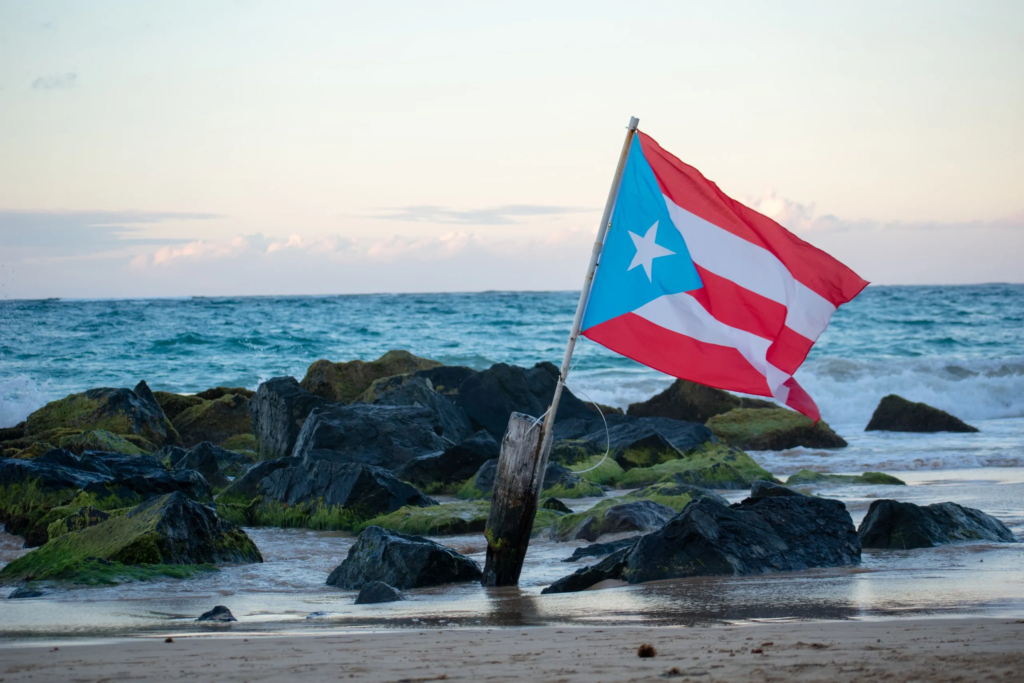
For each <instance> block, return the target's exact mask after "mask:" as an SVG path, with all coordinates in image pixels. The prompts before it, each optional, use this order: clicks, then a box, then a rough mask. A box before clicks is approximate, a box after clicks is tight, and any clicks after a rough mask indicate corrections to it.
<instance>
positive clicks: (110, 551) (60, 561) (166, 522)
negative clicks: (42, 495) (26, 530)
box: [0, 492, 263, 582]
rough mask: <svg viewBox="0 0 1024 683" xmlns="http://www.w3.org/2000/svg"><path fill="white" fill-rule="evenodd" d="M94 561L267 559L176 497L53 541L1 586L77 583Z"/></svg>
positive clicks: (5, 575) (238, 533) (7, 574)
mask: <svg viewBox="0 0 1024 683" xmlns="http://www.w3.org/2000/svg"><path fill="white" fill-rule="evenodd" d="M93 560H100V561H106V562H110V563H116V564H120V565H124V566H131V565H143V566H145V565H201V564H212V563H221V562H239V563H249V562H262V561H263V558H262V556H261V555H260V552H259V550H258V549H257V548H256V545H255V544H254V543H253V542H252V541H251V540H250V539H249V537H248V536H246V534H245V532H244V531H242V530H241V529H239V528H238V527H236V526H235V525H234V524H231V523H229V522H225V521H224V520H221V519H219V518H218V517H217V515H216V514H215V513H214V512H213V511H212V510H211V509H209V508H207V507H205V506H203V505H200V504H198V503H195V502H193V501H191V500H189V499H188V498H187V497H185V495H184V494H182V493H180V492H176V493H171V494H168V495H165V496H160V497H158V498H152V499H150V500H148V501H146V502H144V503H142V504H140V505H138V506H136V507H134V508H132V509H130V510H128V511H126V512H125V513H124V514H123V515H118V516H111V517H110V518H109V519H107V520H105V521H103V522H101V523H99V524H97V525H95V526H88V527H86V528H84V529H82V530H81V531H72V532H70V533H67V534H64V535H62V536H59V537H57V538H55V539H54V540H51V541H48V542H47V543H46V544H45V545H43V546H42V547H40V548H37V549H35V550H33V551H32V552H30V553H28V554H27V555H23V556H22V557H20V558H18V559H16V560H14V561H13V562H11V563H10V564H9V565H7V566H6V567H4V568H3V569H2V570H0V581H5V582H11V581H36V580H46V579H55V580H66V581H72V582H74V581H75V580H76V575H78V574H79V573H80V572H81V571H82V564H83V563H86V564H88V563H90V562H92V561H93ZM115 569H117V568H116V567H115ZM115 574H116V572H115ZM112 578H116V577H112Z"/></svg>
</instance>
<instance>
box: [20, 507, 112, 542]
mask: <svg viewBox="0 0 1024 683" xmlns="http://www.w3.org/2000/svg"><path fill="white" fill-rule="evenodd" d="M108 519H110V513H109V512H105V511H103V510H97V509H96V508H94V507H93V506H91V505H87V506H86V507H81V508H78V510H77V511H75V512H73V513H71V514H70V515H68V516H67V517H64V518H62V519H60V520H57V521H55V522H52V523H50V525H49V526H48V527H47V528H46V532H47V539H46V540H47V541H52V540H53V539H55V538H58V537H60V536H63V535H64V534H68V533H71V532H72V531H81V530H82V529H85V528H88V527H91V526H96V525H97V524H102V523H103V522H105V521H107V520H108ZM43 543H45V541H43ZM35 545H42V543H36V544H35Z"/></svg>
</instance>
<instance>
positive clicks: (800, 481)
mask: <svg viewBox="0 0 1024 683" xmlns="http://www.w3.org/2000/svg"><path fill="white" fill-rule="evenodd" d="M804 484H812V485H813V484H824V485H827V484H882V485H888V486H906V485H907V482H905V481H903V480H902V479H897V478H896V477H894V476H892V475H891V474H885V473H884V472H865V473H864V474H822V473H821V472H813V471H811V470H800V471H799V472H797V473H796V474H793V475H790V477H789V479H787V480H786V486H798V485H804Z"/></svg>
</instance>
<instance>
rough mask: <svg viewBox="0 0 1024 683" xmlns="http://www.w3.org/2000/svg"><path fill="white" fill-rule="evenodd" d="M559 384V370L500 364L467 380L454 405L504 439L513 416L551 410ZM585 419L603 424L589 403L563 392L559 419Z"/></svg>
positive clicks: (460, 389)
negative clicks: (509, 419) (557, 384)
mask: <svg viewBox="0 0 1024 683" xmlns="http://www.w3.org/2000/svg"><path fill="white" fill-rule="evenodd" d="M557 381H558V368H556V367H555V366H554V365H552V364H551V363H538V364H537V365H535V366H533V367H532V368H530V369H529V370H526V369H524V368H520V367H517V366H515V365H506V364H505V363H498V364H496V365H492V366H491V367H490V368H489V369H487V370H484V371H483V372H479V373H477V374H475V375H471V376H469V377H467V378H466V379H465V380H464V381H463V383H462V385H461V386H460V387H459V395H458V398H457V399H456V400H455V404H456V405H457V406H459V407H460V408H462V409H463V410H465V411H466V414H468V415H469V418H470V419H471V420H472V421H473V423H474V424H475V425H477V426H479V427H481V428H483V429H486V430H487V431H489V432H490V433H491V435H492V436H494V438H496V439H501V438H502V436H503V435H504V434H505V428H506V427H507V426H508V418H509V416H510V415H512V413H524V414H526V415H533V416H535V417H539V416H540V415H542V414H543V413H544V411H546V410H547V409H548V406H549V405H550V404H551V399H552V397H553V396H554V392H555V384H556V383H557ZM574 418H575V419H582V420H585V421H591V422H594V421H596V422H598V423H600V421H601V418H600V417H599V416H598V415H597V414H596V413H595V412H594V411H592V410H591V409H590V408H589V407H587V404H586V403H584V402H583V401H581V400H579V399H578V398H576V397H575V396H573V394H572V392H570V391H569V390H568V389H566V390H563V391H562V398H561V401H560V402H559V405H558V415H557V420H558V421H561V420H568V419H574Z"/></svg>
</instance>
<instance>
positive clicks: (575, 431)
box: [0, 351, 1014, 602]
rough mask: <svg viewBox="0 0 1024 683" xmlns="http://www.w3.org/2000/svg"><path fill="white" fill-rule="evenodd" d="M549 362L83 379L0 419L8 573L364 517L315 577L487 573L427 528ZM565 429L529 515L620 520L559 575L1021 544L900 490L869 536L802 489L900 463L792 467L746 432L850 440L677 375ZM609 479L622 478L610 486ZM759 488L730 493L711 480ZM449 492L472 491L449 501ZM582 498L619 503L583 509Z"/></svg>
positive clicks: (76, 581)
mask: <svg viewBox="0 0 1024 683" xmlns="http://www.w3.org/2000/svg"><path fill="white" fill-rule="evenodd" d="M556 380H557V370H556V368H555V367H554V366H553V365H551V364H550V363H540V364H538V365H536V366H534V367H533V368H529V369H526V368H520V367H516V366H510V365H506V364H497V365H494V366H492V367H491V368H488V369H486V370H482V371H476V370H472V369H470V368H464V367H448V366H443V365H441V364H440V363H437V362H436V361H432V360H429V359H424V358H419V357H417V356H414V355H412V354H410V353H408V352H406V351H390V352H388V353H387V354H385V355H384V356H382V357H381V358H380V359H378V360H376V361H372V362H363V361H351V362H347V363H332V362H330V361H326V360H321V361H317V362H316V363H314V364H313V365H311V366H310V368H309V370H308V372H307V374H306V376H305V377H304V378H303V379H302V381H301V382H300V381H298V380H296V379H295V378H291V377H278V378H274V379H271V380H268V381H267V382H264V383H263V384H261V385H260V386H259V387H258V389H257V390H256V391H255V392H253V391H250V390H247V389H242V388H228V387H216V388H214V389H210V390H207V391H204V392H201V393H199V394H195V395H180V394H173V393H168V392H160V391H157V392H153V391H151V390H150V388H149V386H148V385H147V384H146V383H145V382H140V383H139V384H138V385H137V386H136V387H134V389H114V388H99V389H91V390H88V391H86V392H83V393H81V394H73V395H70V396H68V397H66V398H64V399H61V400H59V401H55V402H52V403H50V404H48V405H46V406H44V407H43V408H41V409H40V410H38V411H36V412H35V413H33V414H32V415H30V416H29V417H28V419H27V420H26V421H25V422H24V423H22V424H20V425H17V426H15V427H13V428H7V429H2V430H0V523H3V525H4V526H5V528H6V530H7V531H8V532H9V533H13V534H17V535H20V536H22V537H23V538H24V539H25V545H26V547H36V550H33V551H32V552H29V553H28V554H26V555H24V556H23V557H21V558H19V559H18V560H16V561H14V562H12V563H11V564H9V565H7V566H6V567H4V568H3V569H2V570H0V583H6V584H10V585H19V586H20V588H18V590H19V591H22V593H23V594H25V595H27V594H30V593H32V592H33V591H34V590H35V588H34V586H35V585H36V584H35V582H47V581H50V582H54V581H55V582H63V583H66V584H70V585H92V584H102V583H116V582H120V581H125V580H145V579H147V578H153V577H156V576H165V577H173V578H187V577H189V576H193V575H195V574H196V573H201V572H203V571H215V568H216V565H218V564H224V563H245V562H260V561H261V560H262V558H261V556H260V553H259V550H258V549H257V548H256V546H255V544H254V543H252V541H251V540H250V539H249V537H248V536H247V535H246V534H245V532H244V530H243V527H258V526H273V527H306V528H310V529H334V530H344V531H349V532H355V533H359V534H360V536H359V539H358V540H357V542H356V545H355V546H353V547H352V549H351V550H350V552H349V555H348V557H347V558H345V559H344V561H342V562H341V563H340V564H339V565H338V567H337V569H335V571H334V572H333V573H331V575H330V578H328V577H325V580H326V581H327V582H328V583H330V584H331V585H338V586H341V587H344V588H348V589H353V590H355V589H360V588H364V587H365V586H369V585H371V584H372V585H373V589H372V590H371V591H370V594H368V595H367V596H365V597H364V598H363V602H374V601H381V600H382V599H383V598H384V597H387V596H389V595H390V596H391V597H393V598H394V597H395V595H396V594H397V595H398V596H399V597H398V598H395V599H400V596H401V594H400V593H398V592H397V591H404V590H408V589H414V588H417V587H422V586H429V585H438V584H443V583H448V582H461V581H472V580H476V579H478V578H479V567H478V566H477V565H476V563H475V562H473V561H472V560H470V559H468V558H466V557H464V556H462V555H460V554H459V553H457V552H455V551H454V550H451V549H448V548H444V547H443V546H440V545H438V544H436V543H434V542H433V541H431V540H429V539H428V538H424V537H425V536H437V535H450V534H459V533H479V532H481V531H482V530H483V528H484V525H485V523H486V519H487V513H488V510H489V506H490V504H489V497H490V491H491V488H492V487H493V481H494V473H495V470H496V463H497V457H498V452H499V446H498V444H499V441H500V439H501V438H502V435H503V432H504V428H505V424H506V423H507V422H508V418H509V415H510V414H511V413H512V412H521V413H526V414H534V415H539V414H541V413H543V412H544V410H545V409H546V407H547V405H548V402H549V401H550V398H551V395H552V393H553V391H554V386H555V382H556ZM938 413H941V411H937V410H936V409H934V408H930V407H928V406H925V405H924V404H914V403H911V402H908V401H905V400H903V399H901V398H899V397H892V396H891V397H886V399H884V400H883V401H882V404H880V406H879V409H878V410H877V411H876V415H875V416H874V417H873V418H872V422H871V425H869V429H896V430H901V431H928V430H932V429H946V430H953V431H969V430H970V429H973V428H971V427H969V426H968V425H964V424H963V423H962V422H959V421H958V420H956V418H954V417H952V416H949V415H946V414H945V413H941V415H939V414H938ZM943 416H945V417H943ZM947 418H948V419H947ZM555 439H556V441H555V444H554V447H553V449H552V455H551V462H550V463H549V465H548V469H547V470H546V473H545V479H544V485H543V489H544V493H543V495H544V498H545V499H546V500H545V502H544V504H543V505H542V508H541V510H540V511H539V513H538V515H537V520H536V522H535V525H534V533H535V534H545V535H547V536H549V537H550V538H552V539H555V540H558V541H570V540H576V541H578V540H585V541H591V542H597V541H600V540H601V539H602V538H603V537H607V538H614V539H616V540H614V542H612V543H599V544H596V545H595V546H592V547H591V548H590V549H587V550H584V551H583V552H582V553H581V554H580V556H579V557H576V556H575V555H574V557H575V559H580V558H581V557H593V558H601V557H602V556H604V559H602V560H599V561H598V562H597V563H596V564H594V565H593V566H590V567H585V568H583V569H581V570H579V571H577V572H576V573H574V574H571V575H569V576H567V577H565V578H563V579H562V580H560V581H557V582H556V583H555V584H553V585H552V586H550V587H549V588H548V589H547V590H546V591H545V592H564V591H572V590H583V589H585V588H589V587H591V586H593V585H595V584H599V583H602V582H626V583H638V582H646V581H653V580H660V579H665V578H679V577H685V576H698V575H708V574H732V575H736V574H749V573H763V572H769V571H787V570H793V569H804V568H808V567H829V566H843V565H850V564H856V563H857V562H858V561H859V557H860V550H861V547H862V546H863V547H882V548H885V547H907V548H909V547H925V546H926V545H927V544H933V545H934V544H937V543H943V542H954V541H962V540H977V539H986V540H990V541H996V542H1012V541H1013V540H1014V538H1013V535H1012V533H1010V532H1009V530H1007V529H1006V527H1005V526H1004V525H1002V524H1001V523H1000V522H999V521H998V520H995V519H994V518H992V517H990V516H988V515H985V514H984V513H982V512H980V511H977V510H972V509H970V508H962V507H960V506H957V505H955V504H953V503H944V504H943V507H942V508H941V509H937V510H930V509H928V508H934V507H936V506H928V507H926V508H918V506H914V505H912V504H909V503H897V502H896V501H890V500H880V501H876V505H877V510H876V506H875V505H873V506H872V513H871V514H869V519H870V524H869V520H868V519H866V520H865V522H864V523H862V525H861V530H860V532H859V533H858V530H857V529H855V528H854V527H853V524H852V521H851V520H850V516H849V514H848V513H847V512H846V510H845V507H844V506H843V504H842V503H841V502H839V501H834V500H829V499H827V498H820V497H817V496H809V495H804V493H801V490H804V491H806V490H807V487H809V486H815V487H821V486H827V485H829V484H838V483H842V484H857V483H864V484H877V485H884V486H887V485H892V486H900V485H902V483H903V482H901V481H900V480H898V479H896V478H895V477H892V476H890V475H887V474H884V473H878V472H868V473H864V474H863V475H859V476H852V475H822V474H819V473H817V472H813V471H802V472H799V473H797V474H795V475H792V476H791V477H790V478H789V479H788V481H786V482H785V485H783V482H781V481H779V480H777V479H776V478H775V477H773V476H772V474H771V473H770V472H768V471H767V470H765V469H764V468H762V467H761V466H760V465H759V464H758V463H757V462H756V461H755V459H754V458H752V457H751V456H750V455H749V454H748V453H746V452H745V450H744V449H747V450H782V449H787V448H794V447H798V446H804V447H809V448H842V447H844V446H845V445H846V442H845V440H844V439H843V438H842V437H841V436H839V435H837V434H836V433H835V432H833V431H832V430H831V429H830V428H829V427H828V425H827V424H825V423H824V422H823V421H819V422H817V423H812V422H811V421H810V420H809V419H807V418H805V417H803V416H802V415H799V414H797V413H794V412H793V411H790V410H788V409H784V408H780V407H778V406H776V405H775V404H774V403H771V402H768V401H761V400H756V399H749V398H741V397H737V396H733V395H731V394H728V393H727V392H724V391H720V390H717V389H711V388H709V387H702V386H699V385H694V384H692V383H689V382H685V381H682V380H679V381H677V382H676V383H675V384H673V385H672V387H670V388H669V389H667V390H666V391H665V392H663V393H662V394H659V395H658V396H655V397H653V398H652V399H650V400H649V401H646V402H644V403H639V404H633V405H631V406H629V409H628V410H627V411H619V410H615V409H611V408H607V407H604V406H592V405H589V404H587V403H584V402H583V401H581V400H579V399H578V398H576V397H575V396H574V395H572V393H571V392H566V393H565V394H564V395H563V400H562V403H561V405H560V407H559V411H558V415H557V419H556V426H555ZM615 489H625V490H627V491H628V492H627V493H626V494H625V495H616V496H614V497H611V496H606V494H608V493H610V492H613V491H614V490H615ZM747 489H750V490H751V494H750V497H749V498H747V499H746V500H744V501H743V502H741V503H737V504H734V505H731V506H730V505H728V504H727V503H726V502H725V501H724V500H723V499H722V498H721V497H720V496H718V495H717V494H716V493H714V491H715V490H725V491H727V490H747ZM453 495H455V496H457V497H458V498H461V499H463V500H462V502H455V503H444V504H440V503H439V502H438V500H437V498H435V496H453ZM578 498H587V499H592V498H605V500H601V501H599V502H598V503H597V504H596V505H594V506H592V507H590V508H589V509H586V510H581V511H578V512H574V511H573V510H572V509H571V504H572V500H574V499H578ZM565 501H567V502H568V504H567V503H566V502H565ZM907 506H909V507H907ZM915 508H916V509H915ZM623 535H628V537H627V538H621V537H622V536H623ZM908 539H911V540H908ZM908 543H910V545H907V544H908ZM900 544H903V545H902V546H900ZM915 544H916V545H915ZM446 568H447V569H446ZM377 584H381V585H377ZM382 586H383V587H382ZM389 591H395V593H394V594H392V593H391V592H389ZM12 597H15V596H12ZM17 597H20V596H17Z"/></svg>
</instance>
